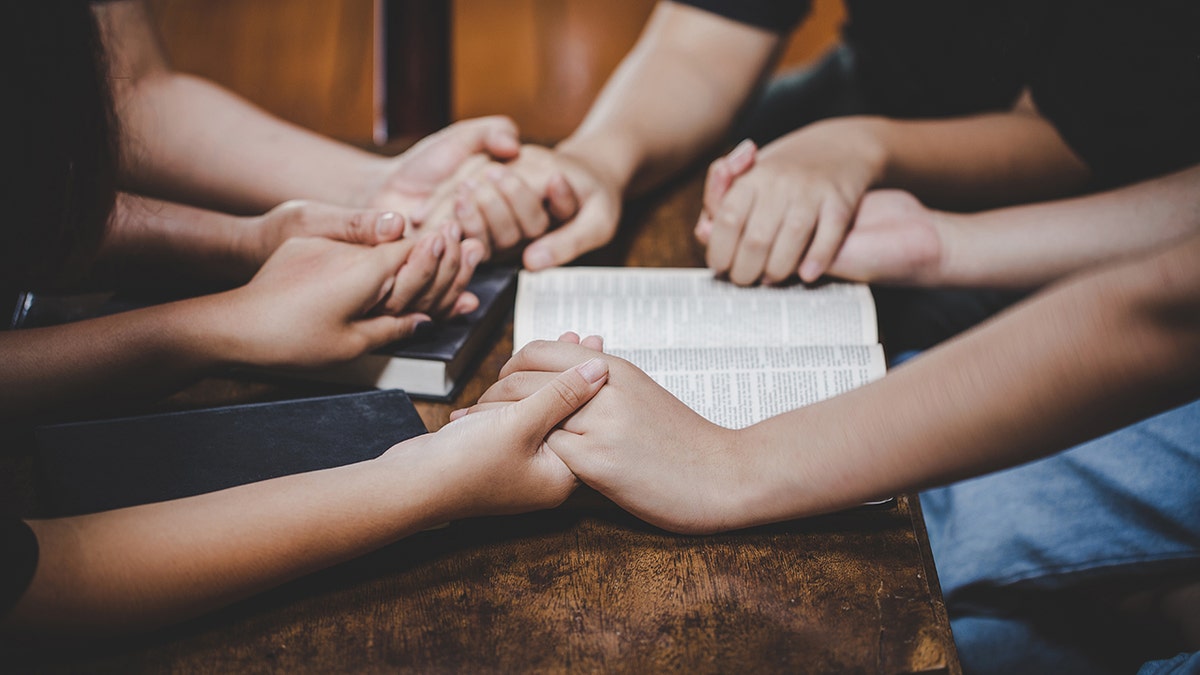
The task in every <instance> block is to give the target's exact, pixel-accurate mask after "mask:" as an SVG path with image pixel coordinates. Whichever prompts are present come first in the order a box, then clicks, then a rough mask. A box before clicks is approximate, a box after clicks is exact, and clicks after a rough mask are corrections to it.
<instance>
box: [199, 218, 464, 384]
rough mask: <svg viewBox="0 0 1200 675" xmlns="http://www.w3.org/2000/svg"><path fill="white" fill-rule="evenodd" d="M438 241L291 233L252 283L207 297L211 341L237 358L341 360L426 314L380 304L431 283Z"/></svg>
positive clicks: (404, 331)
mask: <svg viewBox="0 0 1200 675" xmlns="http://www.w3.org/2000/svg"><path fill="white" fill-rule="evenodd" d="M438 241H443V239H442V238H441V237H427V238H425V239H422V240H420V242H415V241H413V240H410V239H404V240H401V241H396V242H390V243H386V244H380V245H378V246H374V247H367V246H359V245H355V244H347V243H344V242H337V241H331V240H328V239H321V238H316V237H305V238H297V239H289V240H288V241H286V242H284V244H283V245H282V246H280V247H279V250H278V251H276V252H275V254H274V255H272V256H271V257H270V259H268V260H267V262H266V264H265V265H263V267H262V269H261V270H259V272H258V274H256V275H255V276H254V278H253V279H251V280H250V283H248V284H246V285H245V286H242V287H241V288H237V289H234V290H232V291H227V292H225V293H221V294H218V295H215V296H207V297H206V298H204V300H208V301H209V307H210V310H211V314H210V316H211V317H213V318H212V321H213V323H212V324H210V325H211V326H212V328H213V331H212V332H213V335H214V337H213V338H212V342H213V343H215V345H216V346H225V347H227V349H226V353H225V354H224V356H225V357H226V359H228V358H229V356H231V355H232V356H233V357H235V360H236V361H237V362H240V363H246V364H249V365H255V366H290V367H304V366H320V365H328V364H331V363H337V362H339V361H345V360H348V359H351V358H354V357H356V356H359V355H361V354H364V353H366V352H368V351H370V350H371V349H375V348H377V347H380V346H382V345H384V344H387V343H388V342H391V341H393V340H398V339H400V338H403V337H407V336H409V335H411V334H412V332H413V330H415V329H416V326H417V324H419V323H421V322H423V321H429V320H430V319H429V316H428V315H426V314H422V313H419V312H413V311H411V310H407V311H404V310H401V311H397V312H390V313H389V312H381V311H379V308H382V307H387V306H399V307H402V308H403V307H407V306H408V305H409V304H411V303H413V302H415V301H416V300H417V299H418V298H419V297H420V296H421V294H422V293H423V292H424V291H425V290H426V289H427V288H428V287H429V286H430V284H431V283H432V282H433V280H434V279H435V277H436V276H437V275H438V267H439V261H440V259H441V258H442V254H439V253H438V250H437V249H438V247H437V246H436V245H435V244H436V242H438ZM443 253H444V251H443Z"/></svg>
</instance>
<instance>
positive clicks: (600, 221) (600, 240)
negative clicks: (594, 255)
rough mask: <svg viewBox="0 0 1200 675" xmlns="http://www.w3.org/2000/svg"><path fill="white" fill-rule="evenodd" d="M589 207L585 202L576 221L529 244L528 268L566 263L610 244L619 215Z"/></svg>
mask: <svg viewBox="0 0 1200 675" xmlns="http://www.w3.org/2000/svg"><path fill="white" fill-rule="evenodd" d="M589 206H592V205H591V204H585V205H584V207H583V209H581V210H580V212H579V215H578V216H576V217H575V219H574V220H572V221H570V222H568V223H567V224H565V225H563V226H562V227H560V228H558V229H557V230H554V231H552V232H549V233H548V234H545V235H543V236H542V237H541V238H539V239H537V240H536V241H534V242H533V243H532V244H530V245H529V246H528V247H527V248H526V249H525V253H524V255H523V256H522V258H521V259H522V261H523V262H524V263H525V267H526V268H527V269H530V270H541V269H546V268H547V267H555V266H557V265H564V264H566V263H569V262H571V261H572V260H574V259H576V258H578V257H579V256H581V255H583V254H584V253H587V252H588V251H591V250H593V249H597V248H600V247H601V246H603V245H605V244H607V243H608V242H609V239H611V236H612V235H611V234H610V232H611V231H612V229H613V227H614V226H615V224H616V216H614V215H610V214H605V213H603V212H599V213H598V212H597V209H596V208H589ZM606 220H607V221H609V222H606Z"/></svg>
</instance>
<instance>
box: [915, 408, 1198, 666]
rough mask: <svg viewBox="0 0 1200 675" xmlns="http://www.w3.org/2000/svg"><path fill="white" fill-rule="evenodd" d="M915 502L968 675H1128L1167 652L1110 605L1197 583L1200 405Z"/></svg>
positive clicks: (929, 493) (933, 492) (927, 494)
mask: <svg viewBox="0 0 1200 675" xmlns="http://www.w3.org/2000/svg"><path fill="white" fill-rule="evenodd" d="M921 505H922V508H923V510H924V512H925V522H926V526H927V527H928V529H929V541H930V545H931V547H932V548H933V557H934V564H935V565H936V567H937V570H938V576H939V578H940V579H941V583H942V591H943V594H944V596H945V599H946V604H947V608H948V610H949V613H950V617H951V625H952V627H953V630H954V640H955V643H956V644H957V645H958V647H959V654H960V658H961V659H962V662H963V667H964V671H966V672H968V673H993V672H994V673H1015V672H1021V673H1041V672H1046V673H1106V672H1126V673H1129V672H1135V671H1136V670H1137V667H1138V665H1139V664H1141V663H1142V662H1144V661H1149V660H1152V659H1156V658H1158V659H1165V658H1167V657H1170V656H1173V655H1174V650H1173V649H1171V647H1170V646H1169V645H1162V646H1161V647H1158V646H1156V645H1154V642H1155V637H1156V636H1154V635H1153V634H1151V635H1139V633H1138V626H1131V625H1124V624H1122V622H1121V620H1120V618H1119V617H1118V616H1116V615H1117V614H1119V613H1118V612H1115V611H1112V608H1111V607H1110V606H1108V605H1106V604H1105V602H1104V600H1105V599H1106V598H1109V597H1110V596H1111V592H1112V591H1113V590H1114V589H1118V590H1120V591H1122V592H1124V591H1129V590H1136V589H1138V588H1139V587H1143V586H1153V585H1154V584H1155V583H1158V582H1159V581H1160V580H1161V579H1163V578H1164V577H1167V576H1169V575H1181V576H1183V577H1184V578H1187V577H1188V576H1190V578H1191V579H1196V578H1198V577H1200V401H1194V402H1192V403H1190V404H1187V405H1184V406H1182V407H1180V408H1176V409H1174V410H1171V411H1169V412H1166V413H1163V414H1161V415H1158V416H1156V417H1152V418H1150V419H1147V420H1144V421H1142V422H1140V423H1138V424H1134V425H1132V426H1129V427H1126V428H1124V429H1121V430H1119V431H1116V432H1113V433H1111V434H1109V435H1107V436H1103V437H1101V438H1098V439H1096V440H1093V441H1091V442H1088V443H1084V444H1082V445H1080V446H1077V447H1075V448H1073V449H1071V450H1068V451H1066V452H1063V453H1060V454H1057V455H1053V456H1051V457H1047V458H1044V459H1041V460H1038V461H1035V462H1031V463H1029V464H1025V465H1022V466H1018V467H1014V468H1011V469H1008V470H1006V471H1000V472H997V473H994V474H989V475H986V476H981V477H978V478H974V479H971V480H966V481H962V482H959V483H955V484H952V485H949V486H946V487H942V488H937V489H934V490H929V491H927V492H925V493H923V494H922V495H921ZM1147 645H1149V647H1147ZM1156 648H1157V649H1164V650H1168V653H1154V650H1155V649H1156ZM1168 666H1169V663H1168V665H1154V664H1149V663H1147V664H1146V666H1145V672H1147V673H1152V672H1156V671H1155V670H1154V668H1167V667H1168ZM1197 666H1200V661H1197V660H1196V659H1192V661H1191V663H1190V667H1193V668H1195V667H1197ZM1181 667H1188V664H1187V663H1184V665H1183V666H1181ZM1161 672H1173V671H1172V670H1162V671H1161ZM1178 672H1189V671H1187V670H1183V671H1178Z"/></svg>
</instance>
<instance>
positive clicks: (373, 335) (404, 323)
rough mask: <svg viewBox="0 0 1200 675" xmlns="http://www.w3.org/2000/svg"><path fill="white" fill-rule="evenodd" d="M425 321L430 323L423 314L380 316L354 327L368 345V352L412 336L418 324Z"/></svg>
mask: <svg viewBox="0 0 1200 675" xmlns="http://www.w3.org/2000/svg"><path fill="white" fill-rule="evenodd" d="M427 321H430V318H429V317H428V316H426V315H425V314H405V315H403V316H391V315H388V314H380V315H378V316H372V317H368V318H366V319H362V320H360V321H358V322H357V323H356V326H357V327H358V330H359V332H361V333H362V335H363V337H365V338H366V339H367V342H369V343H370V347H368V348H367V349H368V351H370V350H371V349H375V348H377V347H382V346H383V345H386V344H387V343H389V342H395V341H396V340H402V339H404V338H406V337H408V336H410V335H412V334H413V332H414V331H416V330H417V325H418V324H422V323H425V322H427Z"/></svg>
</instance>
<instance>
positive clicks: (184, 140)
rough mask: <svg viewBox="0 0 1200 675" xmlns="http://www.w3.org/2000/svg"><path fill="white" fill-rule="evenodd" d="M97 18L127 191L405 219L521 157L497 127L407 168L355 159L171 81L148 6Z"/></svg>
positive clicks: (461, 128) (348, 150) (424, 155)
mask: <svg viewBox="0 0 1200 675" xmlns="http://www.w3.org/2000/svg"><path fill="white" fill-rule="evenodd" d="M95 12H96V17H97V20H98V23H99V25H100V30H101V35H102V37H103V40H104V45H105V50H106V52H107V54H108V58H109V69H110V72H111V74H112V81H113V83H114V87H113V95H114V98H115V100H116V110H117V116H118V118H120V120H121V133H122V139H121V140H122V151H123V152H122V159H123V167H122V174H123V175H122V182H123V183H124V184H125V185H126V186H127V187H128V188H129V189H131V190H133V191H136V192H141V193H145V194H150V195H153V196H157V197H162V198H165V199H170V200H173V201H184V202H189V203H193V204H202V205H206V206H213V207H219V208H221V209H224V210H232V211H237V212H246V213H260V212H262V211H265V210H267V209H269V208H271V207H272V206H275V205H276V204H279V203H281V202H284V201H287V200H289V199H312V200H317V201H323V202H328V203H331V204H340V205H343V206H350V207H356V208H363V207H367V206H379V207H382V208H388V209H393V210H398V211H401V212H408V211H410V210H412V209H414V208H416V206H417V205H418V204H419V203H420V202H421V201H422V200H424V199H425V198H426V197H427V196H428V194H429V193H430V192H431V191H432V186H431V183H432V184H436V182H438V181H440V180H441V179H443V178H447V177H449V176H450V175H451V174H453V172H454V169H455V168H456V167H457V166H458V165H459V164H461V162H462V161H463V160H465V159H466V158H467V157H469V156H471V155H472V154H475V153H479V152H485V151H486V152H490V153H492V154H495V155H497V156H500V157H512V156H513V155H515V154H516V152H517V149H518V146H517V141H516V129H515V127H514V126H513V125H512V122H511V121H509V120H507V119H505V118H499V117H496V118H481V119H479V120H469V121H467V122H462V123H459V124H458V125H454V126H452V127H449V128H448V129H447V130H445V131H450V132H452V133H451V134H450V136H451V138H449V139H447V138H446V137H445V132H443V134H442V135H441V136H440V138H441V140H442V141H443V143H440V144H435V147H434V148H433V149H432V151H431V149H430V148H429V147H428V146H427V145H426V147H424V149H423V151H422V152H421V153H418V154H417V156H416V157H415V158H414V157H411V156H410V158H409V159H410V161H407V162H402V161H400V159H401V158H403V157H405V155H401V157H400V158H387V157H381V156H379V155H375V154H373V153H369V152H365V151H362V150H358V149H356V148H353V147H351V146H348V145H345V144H343V143H338V142H336V141H333V140H330V139H328V138H325V137H323V136H320V135H318V134H315V133H312V132H310V131H307V130H305V129H302V128H300V127H297V126H295V125H293V124H289V123H287V122H284V121H283V120H280V119H279V118H276V117H273V116H271V115H269V114H267V113H266V112H264V111H262V110H260V109H258V108H256V107H254V106H253V105H251V104H249V103H248V102H246V101H245V100H243V99H241V98H239V97H237V96H235V95H234V94H232V93H230V92H229V91H227V90H225V89H222V88H221V87H218V86H216V85H214V84H213V83H211V82H208V81H206V80H203V79H200V78H196V77H192V76H189V75H184V74H182V73H176V72H173V71H171V70H170V68H169V66H168V65H167V63H166V59H165V57H164V55H163V53H162V48H161V46H160V44H159V42H158V36H157V35H155V33H154V29H153V27H152V25H151V22H150V19H149V16H148V10H147V8H146V5H145V4H144V2H143V1H142V0H122V1H120V2H110V3H100V4H97V5H95ZM434 137H439V136H438V135H435V136H434ZM434 137H431V138H434ZM447 140H449V141H450V142H449V143H446V142H444V141H447ZM416 149H417V148H414V150H416ZM407 154H408V153H406V155H407ZM414 159H415V160H416V161H411V160H414ZM414 165H415V166H414ZM414 169H416V170H414Z"/></svg>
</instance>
